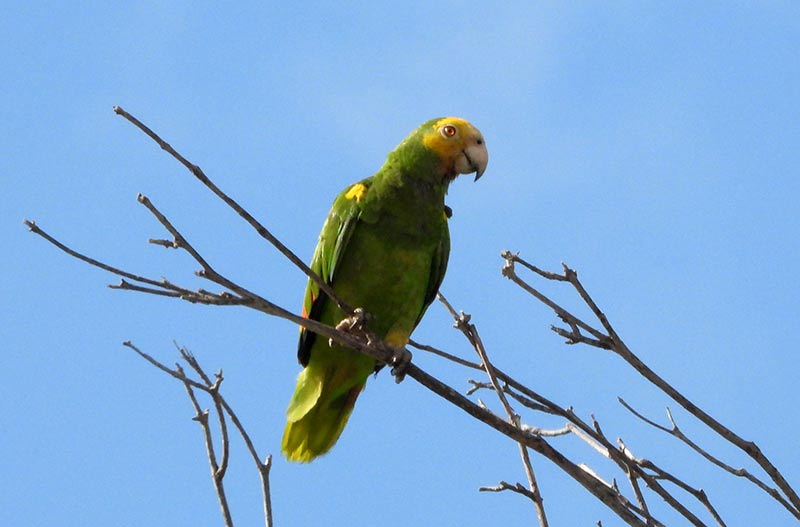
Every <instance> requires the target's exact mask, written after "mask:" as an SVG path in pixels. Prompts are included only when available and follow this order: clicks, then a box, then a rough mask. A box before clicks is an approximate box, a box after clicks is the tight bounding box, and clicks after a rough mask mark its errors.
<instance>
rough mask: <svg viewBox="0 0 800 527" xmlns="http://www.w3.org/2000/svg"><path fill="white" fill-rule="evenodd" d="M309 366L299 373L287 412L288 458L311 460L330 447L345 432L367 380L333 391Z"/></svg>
mask: <svg viewBox="0 0 800 527" xmlns="http://www.w3.org/2000/svg"><path fill="white" fill-rule="evenodd" d="M309 373H311V372H310V371H309V368H306V369H305V370H303V371H302V372H301V373H300V377H299V379H298V382H297V388H296V389H295V392H294V395H293V396H292V401H291V402H290V403H289V408H288V410H287V411H286V415H287V418H288V422H287V423H286V429H285V430H284V432H283V441H282V442H281V452H283V455H284V456H286V458H287V459H288V460H289V461H295V462H300V463H308V462H309V461H312V460H313V459H315V458H317V457H319V456H321V455H323V454H325V453H326V452H328V450H330V449H331V448H332V447H333V445H334V444H336V441H337V440H338V439H339V436H340V435H342V431H343V430H344V427H345V425H346V424H347V420H348V419H349V418H350V414H351V413H352V411H353V407H354V406H355V403H356V399H357V398H358V395H359V394H360V393H361V390H363V389H364V385H365V383H366V379H364V380H363V381H361V382H359V383H357V384H356V385H355V386H352V387H350V388H349V389H347V391H345V392H344V393H341V392H340V393H339V394H337V393H335V392H334V393H331V390H329V389H327V387H326V386H323V384H324V383H323V382H320V381H321V380H319V379H314V378H313V377H314V375H313V373H311V375H309Z"/></svg>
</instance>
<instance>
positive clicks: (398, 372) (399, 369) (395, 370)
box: [389, 348, 411, 384]
mask: <svg viewBox="0 0 800 527" xmlns="http://www.w3.org/2000/svg"><path fill="white" fill-rule="evenodd" d="M389 364H391V366H392V372H391V373H392V376H394V382H396V383H398V384H399V383H401V382H403V379H405V377H406V371H408V365H409V364H411V352H410V351H408V350H407V349H405V348H392V360H391V362H390V363H389Z"/></svg>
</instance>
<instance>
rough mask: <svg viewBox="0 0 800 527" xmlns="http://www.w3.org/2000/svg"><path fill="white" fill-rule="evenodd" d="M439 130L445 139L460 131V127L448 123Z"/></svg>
mask: <svg viewBox="0 0 800 527" xmlns="http://www.w3.org/2000/svg"><path fill="white" fill-rule="evenodd" d="M439 132H440V133H441V134H442V137H444V138H445V139H452V138H453V137H455V136H456V134H457V133H458V129H457V128H456V127H455V126H453V125H452V124H446V125H444V126H442V127H441V128H440V129H439Z"/></svg>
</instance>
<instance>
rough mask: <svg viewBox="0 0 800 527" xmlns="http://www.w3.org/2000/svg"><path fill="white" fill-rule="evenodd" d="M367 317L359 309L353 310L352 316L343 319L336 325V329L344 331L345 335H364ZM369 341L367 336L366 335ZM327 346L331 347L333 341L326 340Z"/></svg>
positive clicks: (365, 313) (364, 312)
mask: <svg viewBox="0 0 800 527" xmlns="http://www.w3.org/2000/svg"><path fill="white" fill-rule="evenodd" d="M368 320H369V315H368V314H367V312H366V311H364V310H363V309H361V308H360V307H358V308H356V309H354V310H353V314H352V315H350V316H348V317H346V318H343V319H342V320H341V322H339V323H338V324H336V329H338V330H339V331H344V332H345V333H352V334H358V333H365V332H366V329H367V321H368ZM367 338H368V340H369V335H368V334H367ZM328 346H333V339H328Z"/></svg>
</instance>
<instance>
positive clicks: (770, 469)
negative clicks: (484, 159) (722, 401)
mask: <svg viewBox="0 0 800 527" xmlns="http://www.w3.org/2000/svg"><path fill="white" fill-rule="evenodd" d="M501 256H502V257H503V258H504V259H505V264H504V266H503V269H502V273H503V276H506V277H507V278H509V279H510V280H512V281H513V282H514V283H516V284H517V285H519V286H520V287H521V288H523V289H524V290H525V291H528V292H529V293H530V294H532V295H533V296H534V297H535V298H537V299H538V300H539V301H540V302H542V303H544V304H545V305H546V306H548V307H549V308H550V309H552V310H553V311H554V312H555V313H556V315H557V316H558V317H559V318H561V319H562V320H565V321H570V323H571V324H572V323H574V324H575V325H577V326H578V327H579V328H581V329H583V330H585V331H588V332H589V333H591V334H592V335H593V336H594V337H595V338H596V339H597V341H599V343H602V344H608V346H605V345H598V343H593V342H591V341H589V340H586V339H582V338H580V337H579V336H576V340H575V341H577V342H584V343H586V344H590V345H594V346H596V347H601V348H604V349H610V350H611V351H613V352H614V353H616V354H617V355H619V356H620V357H622V359H623V360H625V362H627V363H628V364H629V365H630V366H632V367H633V368H634V369H635V370H636V371H637V372H639V374H640V375H642V376H643V377H644V378H645V379H647V380H648V381H650V382H651V383H652V384H653V385H655V386H656V387H657V388H658V389H660V390H661V391H663V392H664V393H665V394H667V395H668V396H669V397H670V398H671V399H673V400H674V401H675V402H677V403H678V404H680V405H681V406H682V407H683V408H684V409H685V410H686V411H687V412H689V413H690V414H692V415H694V416H695V417H696V418H697V419H699V420H700V421H701V422H702V423H703V424H705V425H706V426H708V427H709V428H710V429H711V430H713V431H714V432H715V433H717V434H718V435H719V436H721V437H722V438H723V439H725V440H726V441H728V442H730V443H731V444H733V445H735V446H736V447H738V448H739V449H741V450H742V451H744V452H745V453H746V454H747V455H748V456H750V457H751V458H752V459H753V460H754V461H755V462H756V463H758V465H759V466H761V468H762V469H763V470H764V472H765V473H766V474H767V475H768V476H769V477H770V479H772V481H773V482H774V483H775V484H776V485H777V487H778V488H779V489H780V490H781V492H783V496H784V497H785V499H783V498H778V497H777V496H776V494H775V493H773V492H770V490H768V489H764V487H762V486H761V485H759V487H760V488H762V490H765V491H766V492H767V493H768V494H769V495H770V496H772V497H773V498H775V499H776V501H778V502H779V503H780V504H781V505H783V506H784V507H785V508H786V509H787V510H788V511H789V512H790V513H791V514H792V515H793V516H794V517H795V518H798V519H800V496H798V494H797V492H796V491H795V490H794V489H793V488H792V486H791V485H790V484H789V482H788V481H786V479H785V478H784V477H783V474H781V472H780V471H779V470H778V468H777V467H776V466H775V465H773V464H772V462H771V461H770V460H769V459H768V458H767V456H766V455H764V453H763V452H762V451H761V449H760V448H759V447H758V445H756V444H755V443H754V442H752V441H747V440H745V439H743V438H742V437H740V436H739V435H738V434H736V433H735V432H733V431H732V430H730V429H729V428H728V427H726V426H725V425H723V424H722V423H720V422H719V421H717V420H716V419H714V418H713V417H712V416H711V415H710V414H708V413H707V412H706V411H704V410H703V409H701V408H700V407H698V406H697V405H695V404H694V403H693V402H692V401H690V400H689V399H688V398H687V397H686V396H684V395H683V394H682V393H680V392H679V391H678V390H677V389H676V388H675V387H673V386H672V385H671V384H670V383H668V382H667V381H666V380H664V379H663V378H662V377H661V376H659V375H658V374H656V373H655V372H654V371H653V370H652V369H650V367H648V366H647V365H646V364H645V363H644V362H642V360H641V359H639V357H637V356H636V355H635V354H634V353H633V352H632V351H631V350H630V348H628V346H627V345H626V344H625V343H624V342H623V341H622V339H621V338H620V337H619V335H618V334H617V333H616V331H615V330H614V328H613V326H612V325H611V323H610V322H609V320H608V318H607V317H606V316H605V314H604V313H603V312H602V311H601V310H600V308H599V307H598V306H597V304H596V302H595V301H594V300H593V299H592V297H591V296H590V295H589V293H588V292H587V291H586V288H584V286H583V284H582V283H581V282H580V280H579V279H578V273H577V272H576V271H575V270H573V269H570V268H569V267H568V266H567V265H565V264H562V266H563V268H564V274H563V275H558V274H556V273H547V272H540V271H538V270H536V269H534V267H535V266H531V265H530V264H527V262H525V263H524V264H523V262H524V260H523V259H522V258H520V257H519V255H515V254H512V253H511V252H510V251H503V252H502V253H501ZM515 263H520V264H523V265H525V267H527V268H529V269H532V270H534V272H536V273H537V274H539V275H540V276H543V277H544V278H546V279H549V280H556V281H560V282H569V283H570V284H571V285H572V287H573V288H574V289H575V291H577V293H578V295H579V296H580V297H581V299H582V300H583V301H584V303H585V304H586V305H587V306H588V307H589V308H590V309H591V311H592V313H593V314H594V315H595V317H596V318H597V320H598V321H599V322H600V324H601V325H602V326H603V328H604V329H605V331H606V332H607V334H603V333H602V332H600V331H599V330H597V329H595V328H592V327H591V326H589V325H587V324H585V323H584V322H582V321H580V320H579V319H577V318H576V317H574V316H573V315H572V314H570V313H569V312H567V311H566V310H564V309H563V308H561V307H560V306H559V305H557V304H556V303H555V302H553V301H552V300H550V299H549V298H547V297H546V296H544V295H542V294H541V293H540V292H538V291H537V290H536V289H534V288H533V287H531V286H530V285H529V284H527V283H526V282H525V281H524V280H522V279H521V278H519V276H517V274H516V272H515V270H514V264H515ZM555 277H557V278H555ZM563 331H565V330H563ZM559 334H562V333H561V332H559ZM568 338H570V337H568ZM751 481H752V480H751Z"/></svg>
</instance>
